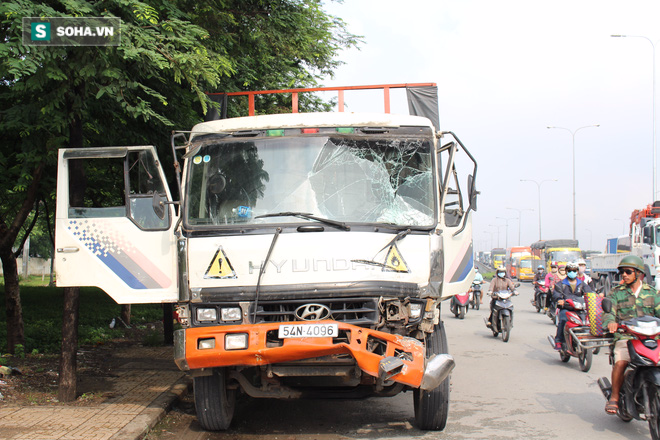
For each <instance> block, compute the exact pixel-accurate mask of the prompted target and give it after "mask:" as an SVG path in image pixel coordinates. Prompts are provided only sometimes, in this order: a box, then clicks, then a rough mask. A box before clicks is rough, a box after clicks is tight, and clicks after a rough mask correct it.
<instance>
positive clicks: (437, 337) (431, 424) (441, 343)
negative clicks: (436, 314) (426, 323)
mask: <svg viewBox="0 0 660 440" xmlns="http://www.w3.org/2000/svg"><path fill="white" fill-rule="evenodd" d="M447 349H448V346H447V336H446V334H445V327H444V325H443V324H442V322H441V323H440V324H439V325H436V326H435V329H434V332H433V333H431V334H430V335H428V336H427V337H426V356H427V358H428V357H431V356H433V355H434V354H442V353H447ZM413 400H414V405H415V420H416V422H417V427H418V428H419V429H423V430H427V431H442V430H443V429H445V426H446V425H447V416H448V415H449V377H447V378H446V379H445V380H444V381H443V382H442V383H441V384H440V386H439V387H437V388H436V389H434V390H432V391H424V390H420V389H419V388H416V389H415V390H414V391H413Z"/></svg>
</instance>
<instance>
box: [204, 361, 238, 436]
mask: <svg viewBox="0 0 660 440" xmlns="http://www.w3.org/2000/svg"><path fill="white" fill-rule="evenodd" d="M193 387H194V388H193V389H194V395H195V410H196V412H197V420H198V421H199V424H200V425H202V428H204V429H205V430H207V431H224V430H226V429H227V428H229V425H230V423H231V419H232V418H233V417H234V407H235V404H236V391H235V390H228V389H227V371H226V368H216V369H215V370H214V371H213V374H212V375H211V376H201V377H196V378H195V379H194V383H193Z"/></svg>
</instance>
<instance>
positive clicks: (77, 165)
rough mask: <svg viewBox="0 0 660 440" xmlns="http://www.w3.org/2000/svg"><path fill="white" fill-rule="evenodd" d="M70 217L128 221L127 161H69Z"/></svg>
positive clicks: (104, 159)
mask: <svg viewBox="0 0 660 440" xmlns="http://www.w3.org/2000/svg"><path fill="white" fill-rule="evenodd" d="M68 169H69V217H70V218H100V217H125V216H126V203H125V196H124V193H125V186H124V159H123V158H102V159H70V160H69V166H68Z"/></svg>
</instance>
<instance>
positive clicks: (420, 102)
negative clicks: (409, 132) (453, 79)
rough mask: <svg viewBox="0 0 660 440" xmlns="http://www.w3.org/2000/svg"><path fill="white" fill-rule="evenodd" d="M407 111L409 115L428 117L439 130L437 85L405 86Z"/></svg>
mask: <svg viewBox="0 0 660 440" xmlns="http://www.w3.org/2000/svg"><path fill="white" fill-rule="evenodd" d="M406 96H407V98H408V111H409V112H410V114H411V115H415V116H424V117H426V118H429V119H430V120H431V122H432V123H433V127H435V129H436V130H440V113H439V111H438V87H437V86H427V87H406Z"/></svg>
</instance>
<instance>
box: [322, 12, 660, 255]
mask: <svg viewBox="0 0 660 440" xmlns="http://www.w3.org/2000/svg"><path fill="white" fill-rule="evenodd" d="M324 8H325V10H326V11H327V12H328V13H329V14H331V15H334V16H337V17H339V18H341V19H342V20H344V22H345V23H346V24H347V28H348V31H349V32H351V33H353V34H357V35H361V36H362V37H363V40H364V41H363V43H362V44H361V45H360V47H359V49H349V50H344V51H342V52H341V53H340V55H339V59H340V60H341V61H342V62H343V63H344V64H343V65H342V66H340V67H339V68H338V69H337V70H336V72H335V76H334V78H327V79H326V80H324V81H323V85H324V86H353V85H370V84H394V83H423V82H433V83H436V84H437V86H438V95H439V111H440V128H441V129H442V130H445V131H452V132H454V133H456V135H458V137H459V138H460V140H461V141H462V142H463V143H464V144H465V145H466V147H467V148H468V149H469V150H470V152H471V153H472V154H473V155H474V156H475V157H476V159H477V161H478V172H477V182H476V185H477V189H478V190H479V191H480V192H481V194H480V196H479V200H478V210H477V212H476V213H474V214H473V240H474V245H475V250H476V251H484V250H490V249H491V248H493V247H505V246H508V247H511V246H516V245H518V244H520V245H523V246H524V245H529V244H531V243H532V242H534V241H537V240H538V239H539V185H537V183H540V202H541V209H540V210H541V212H540V214H541V227H542V230H541V236H542V237H541V238H543V239H556V238H572V237H573V177H574V176H575V194H576V195H575V200H576V210H575V211H576V212H575V225H576V226H575V230H576V238H577V239H578V240H579V241H580V246H581V247H582V248H583V249H590V250H597V251H602V252H604V250H605V245H606V240H607V238H611V237H616V236H619V235H622V234H624V233H627V231H628V225H629V219H630V214H631V212H632V211H633V210H634V209H640V208H643V207H645V206H646V205H648V204H650V203H652V202H653V199H654V192H655V191H654V188H653V151H654V135H653V133H654V124H653V119H654V118H653V101H654V100H653V88H654V81H653V73H654V72H653V71H654V67H653V64H654V47H657V48H658V50H659V51H660V2H659V1H657V0H655V1H637V0H626V1H612V0H599V1H591V0H571V1H564V0H558V1H557V0H555V1H537V0H524V1H523V0H498V1H491V0H425V1H422V0H408V1H405V2H403V1H401V0H346V1H345V2H344V3H337V2H332V1H326V2H325V4H324ZM611 35H628V36H629V37H627V38H612V37H611ZM641 36H643V37H646V38H641ZM649 40H650V41H649ZM658 58H660V52H659V53H658ZM658 61H659V62H660V60H658ZM656 77H657V75H656ZM656 81H657V78H656ZM658 86H660V83H658V84H657V85H656V89H657V88H658ZM656 95H657V94H656ZM345 101H346V105H347V108H346V111H383V98H382V92H371V91H369V92H350V93H349V92H347V93H346V95H345ZM656 107H657V109H656V118H655V119H656V129H657V135H658V136H657V137H660V124H658V122H657V121H658V119H659V118H658V117H657V116H659V115H660V102H658V100H657V98H656ZM392 113H405V114H407V113H408V107H407V103H406V100H405V92H404V91H403V90H401V91H392ZM596 124H598V125H599V127H590V126H592V125H596ZM548 126H555V127H563V128H562V129H548V128H547V127H548ZM581 127H586V128H581ZM573 133H574V134H575V136H573ZM573 139H574V140H575V149H573ZM656 139H657V138H656ZM573 151H574V152H575V164H574V163H573ZM658 156H660V154H658ZM573 165H575V173H573ZM658 172H660V169H658ZM521 179H523V180H533V181H536V182H537V183H534V182H521ZM554 179H557V181H556V182H555V181H552V180H554ZM546 180H547V181H546ZM657 180H658V181H660V177H658V178H657ZM544 181H546V182H544ZM541 182H543V183H541ZM655 198H656V199H660V196H656V197H655ZM519 217H520V226H519V224H518V218H519ZM519 236H520V242H519V239H518V237H519Z"/></svg>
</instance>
